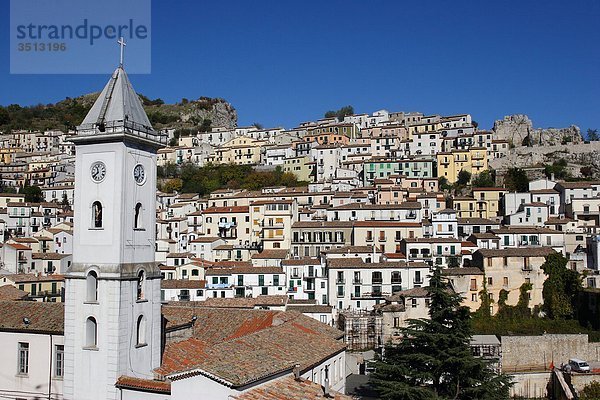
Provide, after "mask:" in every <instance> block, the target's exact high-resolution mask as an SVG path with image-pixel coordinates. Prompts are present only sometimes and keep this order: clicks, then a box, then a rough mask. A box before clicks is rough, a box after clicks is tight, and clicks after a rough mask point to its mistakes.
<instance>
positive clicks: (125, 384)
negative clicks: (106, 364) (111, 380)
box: [115, 375, 171, 394]
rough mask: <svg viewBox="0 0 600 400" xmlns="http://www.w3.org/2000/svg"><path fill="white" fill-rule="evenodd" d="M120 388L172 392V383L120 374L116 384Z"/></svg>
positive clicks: (163, 392)
mask: <svg viewBox="0 0 600 400" xmlns="http://www.w3.org/2000/svg"><path fill="white" fill-rule="evenodd" d="M115 386H116V387H118V388H123V389H133V390H140V391H143V392H151V393H162V394H171V383H170V382H166V381H157V380H153V379H141V378H133V377H131V376H125V375H123V376H120V377H119V379H118V380H117V383H116V384H115Z"/></svg>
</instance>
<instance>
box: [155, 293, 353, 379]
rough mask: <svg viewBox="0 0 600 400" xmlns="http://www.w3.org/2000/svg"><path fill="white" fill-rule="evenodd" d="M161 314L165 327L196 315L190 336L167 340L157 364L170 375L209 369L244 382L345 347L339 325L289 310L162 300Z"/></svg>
mask: <svg viewBox="0 0 600 400" xmlns="http://www.w3.org/2000/svg"><path fill="white" fill-rule="evenodd" d="M163 314H164V315H165V317H166V318H167V320H168V323H167V329H169V326H183V325H185V324H186V323H188V324H189V322H190V321H191V320H192V317H195V319H194V321H195V322H194V323H193V324H192V328H191V329H192V337H191V338H190V339H187V340H183V341H180V342H171V343H168V344H167V345H166V348H165V353H164V356H163V363H162V365H161V367H160V368H158V369H157V370H156V372H157V373H159V374H161V375H166V376H170V377H171V378H172V379H178V377H179V376H178V375H179V374H185V376H189V375H190V374H192V375H193V374H207V375H209V376H212V377H216V378H217V379H220V380H222V381H223V382H224V383H225V384H226V385H229V386H232V387H242V386H246V385H248V384H251V383H252V382H256V381H258V380H260V379H262V378H266V377H270V376H273V375H276V374H279V373H282V372H286V371H291V370H292V368H293V367H294V365H296V364H300V366H301V369H302V371H305V370H308V369H309V368H311V367H313V366H314V365H318V364H320V363H322V362H323V360H325V359H327V358H330V357H332V356H333V355H335V354H338V353H339V352H341V351H343V350H344V349H345V345H344V344H343V343H342V342H340V341H339V339H340V338H341V337H342V336H343V334H342V332H341V331H339V330H337V329H334V328H332V327H330V326H328V325H326V324H322V323H320V322H319V321H316V320H314V319H312V318H309V317H306V316H304V315H302V314H300V313H298V312H293V311H265V310H240V309H211V308H202V307H201V306H200V303H196V304H189V305H187V304H186V306H183V305H181V304H173V305H171V304H170V305H168V306H163Z"/></svg>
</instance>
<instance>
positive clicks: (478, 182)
mask: <svg viewBox="0 0 600 400" xmlns="http://www.w3.org/2000/svg"><path fill="white" fill-rule="evenodd" d="M472 185H473V187H494V176H493V175H492V173H491V171H490V170H486V171H483V172H482V173H480V174H479V175H477V176H476V177H475V178H474V179H473V183H472Z"/></svg>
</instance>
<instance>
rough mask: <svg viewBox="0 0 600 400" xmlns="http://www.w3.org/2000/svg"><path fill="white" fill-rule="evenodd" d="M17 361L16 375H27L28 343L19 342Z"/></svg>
mask: <svg viewBox="0 0 600 400" xmlns="http://www.w3.org/2000/svg"><path fill="white" fill-rule="evenodd" d="M18 361H19V365H18V368H17V373H18V374H22V375H27V374H28V373H29V343H24V342H19V359H18Z"/></svg>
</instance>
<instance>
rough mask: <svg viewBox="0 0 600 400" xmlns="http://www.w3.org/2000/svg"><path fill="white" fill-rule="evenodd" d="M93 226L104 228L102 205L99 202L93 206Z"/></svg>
mask: <svg viewBox="0 0 600 400" xmlns="http://www.w3.org/2000/svg"><path fill="white" fill-rule="evenodd" d="M92 226H93V227H94V228H102V204H101V203H100V202H99V201H95V202H94V203H93V204H92Z"/></svg>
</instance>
